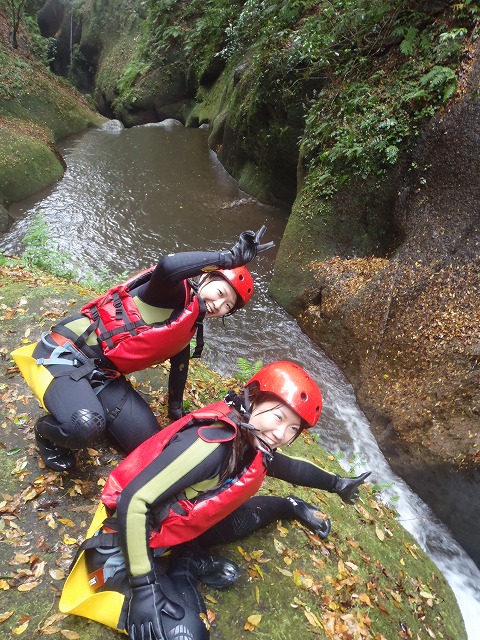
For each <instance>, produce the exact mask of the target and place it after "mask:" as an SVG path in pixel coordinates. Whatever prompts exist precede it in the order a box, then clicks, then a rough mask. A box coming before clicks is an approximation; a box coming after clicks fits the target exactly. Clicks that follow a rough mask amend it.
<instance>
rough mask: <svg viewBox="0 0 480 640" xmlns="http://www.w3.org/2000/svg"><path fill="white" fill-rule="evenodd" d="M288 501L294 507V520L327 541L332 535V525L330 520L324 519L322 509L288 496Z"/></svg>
mask: <svg viewBox="0 0 480 640" xmlns="http://www.w3.org/2000/svg"><path fill="white" fill-rule="evenodd" d="M287 500H288V501H289V502H290V503H291V504H292V506H293V514H294V518H295V519H296V520H298V521H299V522H301V523H302V524H303V525H305V526H306V527H307V528H308V529H310V531H311V532H312V533H314V534H315V535H317V536H318V537H319V538H321V539H322V540H325V538H326V537H327V536H328V534H329V533H330V529H331V523H330V520H329V519H328V518H327V519H326V520H324V519H323V517H322V512H321V511H320V509H318V508H317V507H315V506H314V505H313V504H309V503H308V502H305V500H301V499H300V498H297V497H296V496H288V498H287Z"/></svg>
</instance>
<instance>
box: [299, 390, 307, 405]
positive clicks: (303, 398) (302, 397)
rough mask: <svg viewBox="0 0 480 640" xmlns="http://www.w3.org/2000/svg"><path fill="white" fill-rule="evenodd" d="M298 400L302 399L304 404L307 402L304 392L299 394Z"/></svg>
mask: <svg viewBox="0 0 480 640" xmlns="http://www.w3.org/2000/svg"><path fill="white" fill-rule="evenodd" d="M300 398H301V399H302V402H306V401H307V400H308V396H307V394H306V393H305V391H302V393H301V394H300Z"/></svg>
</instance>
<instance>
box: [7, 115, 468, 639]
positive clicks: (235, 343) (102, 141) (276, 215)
mask: <svg viewBox="0 0 480 640" xmlns="http://www.w3.org/2000/svg"><path fill="white" fill-rule="evenodd" d="M61 151H62V153H63V155H64V157H65V159H66V162H67V166H68V169H67V171H66V173H65V176H64V178H63V179H62V180H61V181H60V182H59V183H58V184H57V185H55V186H54V187H53V188H50V189H47V190H45V191H44V192H42V193H40V194H37V195H36V196H35V197H34V198H30V199H28V200H24V201H22V202H21V203H17V205H15V206H13V207H11V208H10V213H11V214H12V215H13V217H14V218H15V223H14V224H13V226H12V228H11V229H10V230H9V232H8V233H7V234H5V235H4V236H3V237H0V249H1V250H3V251H4V252H6V253H11V254H18V253H20V252H21V251H22V248H23V247H22V240H23V237H24V235H25V233H26V231H27V229H28V227H29V225H30V223H31V221H32V219H33V218H34V216H35V215H36V214H38V213H39V212H42V214H43V216H44V218H45V220H46V221H47V223H48V226H49V229H50V230H51V235H52V237H55V239H56V244H57V247H58V249H59V250H61V251H64V252H68V253H69V254H70V255H71V256H72V259H73V261H74V263H75V264H76V265H77V270H78V275H79V277H81V276H82V275H85V273H86V271H94V272H97V273H98V272H99V271H101V270H102V269H108V270H109V271H111V272H113V273H118V274H121V273H123V272H128V273H129V274H130V273H134V272H135V271H139V270H140V269H142V268H145V267H147V266H150V265H151V264H154V263H155V262H156V261H157V260H158V258H159V256H161V255H163V254H165V253H171V252H175V251H182V250H189V249H193V250H195V249H212V250H217V249H228V248H229V247H230V246H231V245H232V244H233V242H234V241H235V239H236V238H237V237H238V235H239V233H240V232H241V231H243V230H245V229H258V228H259V227H260V226H261V225H262V224H266V225H267V233H266V235H265V238H264V239H265V240H275V241H276V243H277V245H278V243H279V241H280V238H281V237H282V234H283V230H284V228H285V224H286V221H287V218H286V214H285V212H282V211H279V210H277V209H275V208H273V207H268V206H265V205H262V204H261V203H259V202H258V201H256V200H255V199H254V198H251V197H249V196H248V195H246V194H245V193H243V192H241V191H240V190H239V189H238V186H237V183H236V182H235V181H234V180H233V179H232V178H231V177H230V176H229V175H228V174H227V173H226V171H225V170H224V169H223V167H222V166H221V164H220V163H219V162H218V160H217V158H216V156H215V154H214V153H213V152H211V151H210V150H209V149H208V146H207V141H206V133H205V132H204V131H202V130H198V129H186V128H184V127H183V126H182V125H180V124H179V123H177V122H175V121H165V122H163V123H160V124H157V125H145V126H142V127H134V128H132V129H128V130H124V129H122V128H121V127H119V126H116V125H115V122H111V123H107V125H106V126H104V127H102V128H100V129H95V130H90V131H88V132H86V133H84V134H82V135H81V136H79V137H75V138H72V139H69V140H67V141H65V142H64V144H63V146H62V148H61ZM274 259H275V250H273V251H269V252H266V253H264V254H261V256H260V257H259V258H258V259H257V260H256V261H254V262H253V263H252V264H251V265H249V268H250V270H251V271H252V274H253V276H254V279H255V283H256V293H255V295H254V299H253V302H252V303H250V305H249V306H248V308H247V309H245V310H244V311H242V312H240V313H238V314H237V315H236V316H235V317H233V318H229V319H227V320H226V322H225V326H224V325H223V323H222V322H221V321H220V320H209V321H208V322H207V323H205V341H206V344H207V347H206V349H205V351H204V354H205V355H204V359H205V360H206V361H207V362H208V364H209V365H210V366H211V367H212V368H214V369H216V370H217V371H219V372H220V373H222V374H225V375H226V374H231V373H232V372H233V371H235V370H236V369H237V357H238V356H242V357H244V358H246V359H247V360H248V361H249V362H254V361H256V360H262V361H263V362H265V363H266V362H269V361H272V360H278V359H291V360H294V361H297V362H298V363H300V364H302V366H304V367H305V368H306V369H307V370H308V371H309V372H311V373H312V375H313V376H314V377H315V379H316V380H317V382H318V384H319V386H320V387H321V389H322V393H323V395H324V411H323V414H322V418H321V421H320V427H319V428H318V432H319V435H320V439H321V442H322V444H323V445H324V446H325V447H326V448H327V449H329V450H330V451H332V452H337V451H338V452H341V453H342V454H343V456H342V457H341V458H340V463H342V460H343V461H344V463H343V464H344V466H345V469H346V471H347V472H351V471H352V472H354V473H355V474H357V473H360V472H362V471H364V470H369V469H370V470H372V476H371V478H370V479H371V481H372V482H373V483H377V484H381V485H382V486H383V485H389V487H388V488H386V489H384V491H383V494H384V499H385V501H391V500H394V501H395V502H394V507H395V509H396V510H397V511H398V513H399V514H400V518H399V519H400V522H401V523H402V524H403V526H404V527H405V528H406V529H407V530H408V531H410V533H412V535H413V536H414V537H415V539H416V540H417V542H418V544H419V545H420V546H421V547H422V548H423V549H424V550H425V551H426V552H427V553H428V555H429V556H430V557H431V558H432V559H433V561H434V562H435V563H436V564H437V566H438V567H439V569H440V570H441V571H442V572H443V574H444V575H445V577H446V579H447V580H448V582H449V583H450V585H451V587H452V589H453V590H454V592H455V595H456V597H457V600H458V602H459V605H460V608H461V611H462V614H463V616H464V620H465V626H466V628H467V632H468V637H469V640H476V639H477V638H478V637H479V636H478V628H479V627H480V571H479V569H478V568H477V566H476V565H475V564H474V562H473V561H472V560H471V558H470V557H469V556H468V555H467V554H466V552H465V551H464V550H463V549H462V547H460V546H459V544H458V543H457V542H456V541H455V540H454V538H453V537H452V535H451V533H450V532H449V530H448V529H447V528H446V527H445V526H444V525H443V524H442V523H441V522H440V521H439V520H438V519H437V518H436V517H435V516H434V514H433V512H432V511H431V510H430V509H429V507H428V506H427V505H426V504H425V503H423V502H422V501H421V500H420V499H419V498H418V496H416V495H415V494H414V493H413V492H412V491H411V490H410V489H409V487H408V486H407V485H406V484H405V483H404V482H403V481H402V480H401V479H400V478H399V477H398V476H396V475H395V474H394V473H393V472H392V470H391V469H390V467H389V465H388V463H387V462H386V460H385V458H384V457H383V455H382V453H381V451H380V450H379V448H378V446H377V444H376V442H375V439H374V437H373V435H372V433H371V430H370V426H369V424H368V421H367V419H366V418H365V416H364V415H363V413H362V412H361V410H360V409H359V407H358V406H357V404H356V401H355V395H354V393H353V390H352V387H351V386H350V384H349V383H348V381H347V380H346V379H345V377H344V376H343V374H342V372H341V371H340V370H339V369H338V367H336V366H335V365H334V364H333V363H332V362H331V361H330V360H329V359H328V358H327V357H326V356H325V354H324V353H323V352H322V351H321V350H320V349H319V348H318V347H317V346H316V345H315V344H314V343H313V342H312V341H311V340H310V339H309V338H308V337H307V336H306V335H305V334H303V333H302V331H301V330H300V329H299V327H298V325H297V323H296V322H295V320H294V319H293V318H292V317H291V316H289V315H288V314H287V313H286V312H285V311H284V310H283V309H282V308H281V307H279V306H278V305H277V304H276V303H275V302H274V301H273V300H271V299H270V298H269V297H268V295H267V293H266V291H267V286H268V282H269V280H270V279H271V276H272V270H273V263H274ZM349 459H353V460H355V461H356V466H355V469H354V470H352V469H351V468H350V464H349V463H348V462H347V461H348V460H349ZM392 504H393V503H392Z"/></svg>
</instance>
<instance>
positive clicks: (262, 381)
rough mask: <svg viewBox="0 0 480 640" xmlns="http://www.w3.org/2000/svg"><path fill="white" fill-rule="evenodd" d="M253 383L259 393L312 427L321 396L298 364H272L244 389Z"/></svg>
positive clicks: (315, 419) (320, 406)
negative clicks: (295, 414)
mask: <svg viewBox="0 0 480 640" xmlns="http://www.w3.org/2000/svg"><path fill="white" fill-rule="evenodd" d="M252 382H257V383H258V384H259V386H260V391H263V392H265V393H272V394H273V395H275V396H277V398H279V399H280V400H281V401H282V402H284V403H285V404H286V405H287V406H289V407H290V409H292V410H293V411H295V413H297V414H298V415H299V416H300V417H301V418H302V419H303V420H305V422H307V423H308V425H309V426H310V427H314V426H315V425H316V423H317V420H318V419H319V418H320V414H321V413H322V393H321V391H320V389H319V388H318V386H317V385H316V383H315V382H314V381H313V380H312V378H311V377H310V376H309V375H308V373H307V372H306V371H304V370H303V369H302V368H301V367H299V366H298V364H294V363H293V362H287V361H279V362H272V363H271V364H267V365H266V366H265V367H263V368H262V369H260V371H259V372H258V373H256V374H255V375H254V376H253V377H252V378H250V380H249V381H248V382H247V384H246V386H247V387H249V386H250V385H251V384H252Z"/></svg>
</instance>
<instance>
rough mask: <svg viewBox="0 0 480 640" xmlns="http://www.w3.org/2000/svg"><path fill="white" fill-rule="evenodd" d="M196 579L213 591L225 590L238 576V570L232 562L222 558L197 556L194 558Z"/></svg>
mask: <svg viewBox="0 0 480 640" xmlns="http://www.w3.org/2000/svg"><path fill="white" fill-rule="evenodd" d="M196 562H197V567H198V579H199V580H200V582H203V583H204V584H208V585H209V586H210V587H213V588H214V589H225V588H226V587H229V586H230V585H231V584H233V583H234V582H235V581H236V580H238V577H239V576H240V569H239V567H238V565H236V564H235V563H234V562H231V561H230V560H228V558H223V557H222V556H207V555H205V556H204V555H202V554H198V555H197V557H196Z"/></svg>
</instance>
